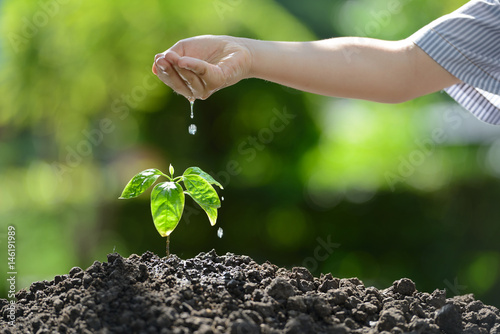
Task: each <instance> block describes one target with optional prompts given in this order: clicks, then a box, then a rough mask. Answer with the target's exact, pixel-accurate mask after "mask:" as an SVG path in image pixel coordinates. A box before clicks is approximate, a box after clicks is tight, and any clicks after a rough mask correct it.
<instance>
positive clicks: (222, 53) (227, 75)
mask: <svg viewBox="0 0 500 334" xmlns="http://www.w3.org/2000/svg"><path fill="white" fill-rule="evenodd" d="M251 58H252V57H251V52H250V50H249V48H248V47H247V46H246V45H245V42H244V40H243V39H239V38H235V37H230V36H210V35H207V36H198V37H192V38H188V39H184V40H181V41H179V42H177V43H176V44H175V45H174V46H172V47H171V48H170V49H168V50H167V51H165V52H163V53H159V54H157V55H156V56H155V60H154V64H153V73H154V74H156V75H157V76H158V78H160V80H161V81H163V82H164V83H165V84H166V85H168V86H170V87H171V88H172V89H173V90H174V91H176V92H177V93H179V94H181V95H184V96H185V97H186V98H187V99H188V100H194V99H202V100H204V99H206V98H208V97H209V96H210V95H212V94H213V93H214V92H216V91H217V90H219V89H221V88H224V87H227V86H230V85H233V84H235V83H237V82H238V81H240V80H241V79H244V78H246V77H248V75H249V71H250V67H251Z"/></svg>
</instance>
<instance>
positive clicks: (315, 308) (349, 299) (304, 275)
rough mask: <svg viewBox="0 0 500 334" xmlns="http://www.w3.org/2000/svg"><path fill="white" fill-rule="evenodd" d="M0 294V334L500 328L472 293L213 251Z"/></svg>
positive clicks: (130, 261) (101, 266)
mask: <svg viewBox="0 0 500 334" xmlns="http://www.w3.org/2000/svg"><path fill="white" fill-rule="evenodd" d="M16 297H17V300H18V301H17V303H16V304H15V305H16V308H15V318H16V320H15V323H14V325H13V326H12V324H9V315H10V308H9V304H8V301H7V300H5V299H0V310H1V311H0V312H1V313H0V332H1V333H151V334H153V333H198V334H202V333H204V334H209V333H231V334H239V333H241V334H243V333H248V334H252V333H334V334H335V333H339V334H341V333H436V334H437V333H446V334H451V333H499V334H500V312H499V310H498V309H497V308H495V307H493V306H488V305H484V304H483V303H482V302H481V301H479V300H475V299H474V297H473V296H472V295H464V296H457V297H453V298H446V292H445V291H444V290H435V291H434V292H432V293H426V292H419V291H417V290H416V287H415V284H414V283H413V282H412V281H411V280H410V279H407V278H402V279H400V280H398V281H396V282H394V284H393V285H392V286H390V287H388V288H387V289H384V290H378V289H376V288H374V287H365V286H364V285H363V283H362V282H361V281H360V280H359V279H357V278H349V279H338V278H334V277H332V275H330V274H327V275H321V277H319V278H318V277H313V276H312V275H311V273H310V272H309V271H308V270H307V269H306V268H293V269H292V270H291V271H290V270H287V269H285V268H278V267H277V266H275V265H273V264H270V263H264V264H257V263H256V262H254V261H253V260H252V259H251V258H250V257H248V256H238V255H234V254H229V253H228V254H226V255H224V256H217V254H216V253H215V251H211V252H209V253H201V254H199V255H198V256H196V257H195V258H192V259H187V260H181V259H179V258H178V257H177V256H175V255H172V256H170V257H169V258H160V257H158V256H156V255H154V254H153V253H150V252H146V253H144V254H143V255H142V256H138V255H132V256H130V257H129V258H123V257H121V256H120V255H119V254H116V253H114V254H109V255H108V262H107V263H101V262H98V261H96V262H94V264H92V265H91V266H90V267H89V268H87V269H86V270H82V269H80V268H78V267H75V268H73V269H71V271H70V272H69V274H68V275H62V276H56V277H55V278H54V280H53V281H50V282H48V281H43V282H35V283H33V284H32V285H31V286H30V288H29V289H27V290H24V289H23V290H20V291H19V292H18V293H17V294H16Z"/></svg>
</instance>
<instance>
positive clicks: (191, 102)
mask: <svg viewBox="0 0 500 334" xmlns="http://www.w3.org/2000/svg"><path fill="white" fill-rule="evenodd" d="M189 104H190V105H191V119H193V118H194V112H193V106H194V100H189Z"/></svg>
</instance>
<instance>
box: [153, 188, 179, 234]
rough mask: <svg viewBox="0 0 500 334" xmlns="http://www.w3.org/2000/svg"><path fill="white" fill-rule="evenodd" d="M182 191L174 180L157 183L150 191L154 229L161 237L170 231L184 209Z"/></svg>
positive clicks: (174, 226)
mask: <svg viewBox="0 0 500 334" xmlns="http://www.w3.org/2000/svg"><path fill="white" fill-rule="evenodd" d="M184 201H185V197H184V192H183V189H182V187H181V186H180V184H178V183H175V182H162V183H158V184H157V185H156V186H155V187H154V188H153V191H152V192H151V213H152V215H153V221H154V224H155V226H156V230H157V231H158V233H160V235H161V236H162V237H166V236H168V235H170V233H172V231H173V230H174V229H175V228H176V226H177V224H178V223H179V221H180V220H181V216H182V212H183V210H184Z"/></svg>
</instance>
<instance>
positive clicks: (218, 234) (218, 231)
mask: <svg viewBox="0 0 500 334" xmlns="http://www.w3.org/2000/svg"><path fill="white" fill-rule="evenodd" d="M222 234H224V231H223V230H222V227H219V229H218V230H217V236H218V237H219V238H222Z"/></svg>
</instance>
